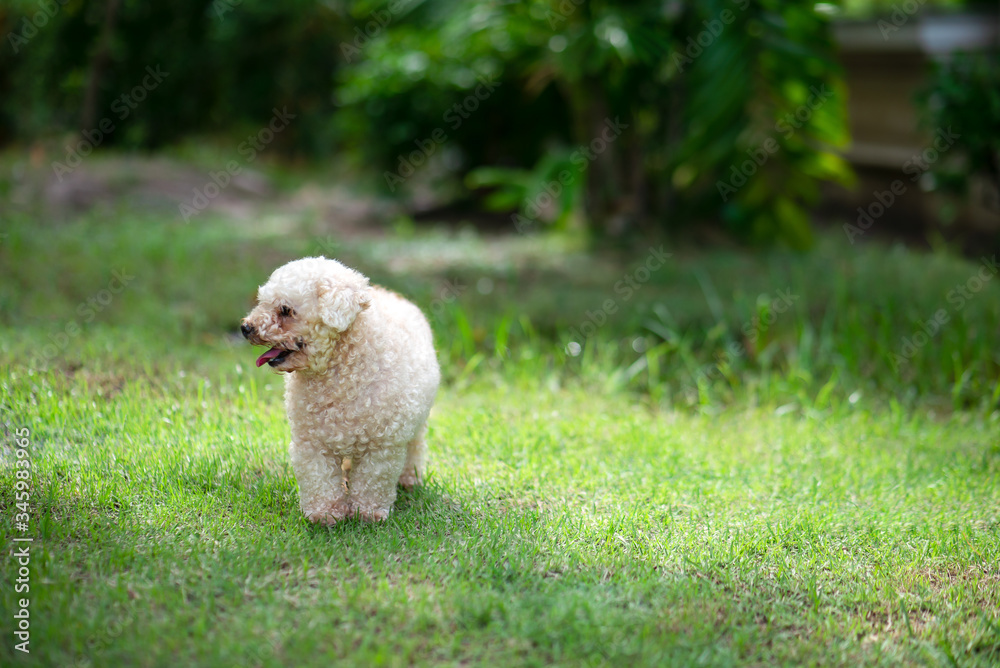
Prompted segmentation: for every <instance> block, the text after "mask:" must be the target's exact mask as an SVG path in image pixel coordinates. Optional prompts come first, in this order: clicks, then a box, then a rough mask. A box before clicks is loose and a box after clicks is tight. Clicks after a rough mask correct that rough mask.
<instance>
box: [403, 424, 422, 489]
mask: <svg viewBox="0 0 1000 668" xmlns="http://www.w3.org/2000/svg"><path fill="white" fill-rule="evenodd" d="M426 459H427V442H426V441H425V440H424V433H423V432H422V433H421V434H420V435H419V436H417V437H416V438H414V439H413V440H412V441H410V442H409V443H408V444H407V445H406V465H405V466H404V467H403V475H401V476H399V484H400V485H402V486H403V487H404V488H405V489H413V486H414V485H419V484H420V483H421V482H422V481H423V478H424V464H425V462H426Z"/></svg>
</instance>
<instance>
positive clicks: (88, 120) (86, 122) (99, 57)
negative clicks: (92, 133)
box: [80, 0, 120, 132]
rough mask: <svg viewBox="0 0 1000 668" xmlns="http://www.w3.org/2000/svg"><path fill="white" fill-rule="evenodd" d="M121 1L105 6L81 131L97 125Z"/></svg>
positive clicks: (85, 95)
mask: <svg viewBox="0 0 1000 668" xmlns="http://www.w3.org/2000/svg"><path fill="white" fill-rule="evenodd" d="M119 3H120V0H107V4H106V5H105V7H104V28H103V29H102V31H101V40H100V43H99V44H98V45H97V50H96V51H95V52H94V58H93V61H92V62H91V64H90V78H89V80H88V81H87V90H86V92H85V93H84V96H83V110H82V113H81V115H80V131H81V132H84V131H87V130H93V129H94V128H95V127H96V126H97V100H98V97H99V94H100V92H101V80H102V79H103V78H104V70H106V69H107V67H108V63H109V62H110V60H111V39H112V36H113V35H114V31H115V22H116V21H117V19H118V5H119Z"/></svg>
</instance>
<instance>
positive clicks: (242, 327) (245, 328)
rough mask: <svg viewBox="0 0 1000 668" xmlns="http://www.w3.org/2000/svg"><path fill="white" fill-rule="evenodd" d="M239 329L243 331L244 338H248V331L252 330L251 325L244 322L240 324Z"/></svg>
mask: <svg viewBox="0 0 1000 668" xmlns="http://www.w3.org/2000/svg"><path fill="white" fill-rule="evenodd" d="M240 331H241V332H243V337H244V338H250V332H252V331H253V327H251V326H250V325H248V324H246V323H245V322H244V323H242V324H241V325H240Z"/></svg>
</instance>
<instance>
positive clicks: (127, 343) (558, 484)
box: [0, 213, 1000, 666]
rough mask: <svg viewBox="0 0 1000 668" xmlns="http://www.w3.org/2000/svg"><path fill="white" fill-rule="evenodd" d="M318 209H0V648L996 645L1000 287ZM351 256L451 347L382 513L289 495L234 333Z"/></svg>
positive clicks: (848, 256) (877, 265)
mask: <svg viewBox="0 0 1000 668" xmlns="http://www.w3.org/2000/svg"><path fill="white" fill-rule="evenodd" d="M300 223H301V221H299V222H297V223H296V225H298V226H296V227H293V228H291V231H289V228H288V227H287V226H284V227H282V225H279V224H277V223H275V222H274V221H273V220H272V221H265V222H264V223H261V224H259V225H250V224H237V223H233V222H231V221H224V220H217V219H213V218H208V217H207V216H206V219H205V220H199V221H198V224H197V225H190V226H182V225H178V224H177V223H176V221H174V220H168V219H157V218H155V217H154V218H142V217H136V216H134V215H133V214H128V213H114V214H110V215H102V216H100V217H98V216H92V217H88V218H84V219H81V220H76V221H71V222H62V223H48V224H39V223H37V222H36V221H35V220H32V219H28V218H11V219H8V220H7V221H6V229H5V231H4V233H5V234H6V235H7V236H6V237H4V238H3V239H2V241H0V355H2V356H0V411H2V413H0V421H2V431H0V439H2V440H0V507H2V508H3V515H2V517H0V531H2V532H3V535H4V544H5V545H6V546H8V547H7V550H8V557H7V558H5V559H4V560H3V561H2V564H0V580H2V583H3V584H2V589H0V608H2V610H3V616H2V618H0V632H2V637H3V641H2V642H0V664H2V665H5V666H6V665H40V666H41V665H45V666H49V665H60V666H62V665H66V666H76V665H81V666H84V665H93V666H115V665H123V666H132V665H136V666H160V665H163V666H175V665H176V666H180V665H185V666H186V665H203V666H218V665H241V666H242V665H247V666H254V665H264V666H272V665H273V666H313V665H315V666H321V665H322V666H326V665H334V664H335V665H341V664H344V665H375V664H385V665H407V664H412V663H422V664H454V665H468V664H485V663H490V664H493V665H553V664H555V665H595V666H596V665H605V664H610V665H693V664H714V665H729V664H736V663H739V664H751V665H773V664H789V665H801V664H836V665H856V664H860V663H865V664H885V665H899V664H909V665H925V664H931V665H938V664H941V665H960V666H966V665H983V666H989V665H997V664H998V663H1000V565H998V564H1000V381H998V369H1000V350H998V348H997V344H996V340H997V338H996V336H997V333H998V331H1000V299H998V298H997V297H998V295H1000V281H992V282H990V281H987V282H986V283H985V284H983V285H982V286H981V287H980V289H979V290H977V291H976V292H975V293H974V294H971V295H970V298H969V299H968V300H967V301H966V303H964V304H963V306H962V308H961V309H959V308H957V305H956V303H953V302H950V301H949V299H948V293H949V290H951V289H952V287H953V286H954V285H959V284H966V283H967V282H968V280H969V277H971V276H973V275H974V274H975V273H976V272H978V271H979V267H980V265H979V263H978V262H975V261H966V260H962V259H958V258H956V257H954V256H952V255H949V254H947V253H944V252H942V253H938V254H934V255H919V254H915V253H913V252H910V251H907V250H905V249H901V248H892V249H889V248H884V247H878V246H873V245H869V246H865V247H852V246H849V245H846V244H845V243H844V242H843V241H842V240H841V239H839V238H836V237H835V236H834V235H827V236H825V237H824V238H823V240H822V241H821V243H820V245H819V247H818V248H817V249H816V250H815V251H813V252H811V253H809V254H805V255H794V254H789V253H784V252H781V251H768V252H762V253H751V252H746V251H737V250H719V251H708V252H707V251H702V250H698V249H693V248H692V249H688V248H683V247H677V248H669V247H668V250H669V251H671V252H672V253H673V255H672V257H671V261H670V262H669V263H668V264H667V265H666V266H664V267H663V268H662V269H660V270H658V271H656V272H654V273H653V275H652V276H651V277H650V278H649V280H648V281H646V282H644V283H642V285H641V286H639V288H638V289H636V290H635V291H634V294H633V295H631V296H630V297H629V298H628V299H623V295H621V294H620V293H616V292H615V290H614V286H615V284H616V282H617V281H618V280H620V279H622V278H623V277H624V276H626V275H634V274H635V272H636V268H637V267H638V266H639V265H640V264H641V263H642V262H643V261H644V259H645V258H646V256H647V251H646V249H642V248H640V249H638V250H636V251H635V252H633V253H621V254H612V255H609V254H599V255H591V254H587V253H585V252H583V251H582V250H581V249H579V248H577V247H575V246H574V245H573V244H571V243H568V242H564V241H560V240H558V239H532V238H509V239H497V240H484V239H481V238H479V237H475V236H470V235H465V234H460V235H452V234H447V233H444V232H440V231H438V232H424V231H418V232H416V233H413V232H408V233H407V238H394V237H387V238H372V239H357V240H353V241H351V240H339V239H336V240H334V241H333V242H330V236H329V234H328V232H326V231H324V230H319V229H314V228H309V227H308V226H302V225H300ZM269 225H270V226H269ZM331 245H334V246H336V248H335V251H331V250H327V252H328V253H331V252H335V254H336V255H338V256H339V257H343V258H345V259H347V260H348V261H350V262H351V263H353V264H355V265H357V266H358V267H359V268H361V269H362V270H364V271H365V272H366V273H369V274H370V275H372V276H373V277H374V278H375V279H376V280H378V281H379V282H382V283H385V284H387V285H389V286H391V287H393V288H396V289H399V290H401V291H403V292H405V293H407V294H409V295H411V296H412V297H413V298H414V299H415V300H416V301H418V303H420V305H421V306H422V307H424V308H425V310H426V311H427V312H428V313H429V314H430V315H431V320H432V324H433V326H434V328H435V333H436V335H437V340H438V348H439V351H440V356H441V360H442V366H443V371H444V377H445V382H444V386H443V387H442V390H441V392H440V394H439V397H438V401H437V405H436V407H435V410H434V412H433V414H432V416H431V420H430V435H429V442H430V448H431V461H430V473H429V479H428V482H427V484H426V485H425V486H424V487H422V488H420V489H418V490H417V491H415V492H414V493H411V494H406V493H404V494H401V496H400V499H399V500H398V502H397V504H396V508H395V512H394V514H393V515H392V516H391V518H390V519H389V520H388V521H387V522H385V523H383V524H379V525H366V524H363V523H360V522H355V521H349V522H346V523H343V524H341V525H339V526H336V527H333V528H326V527H316V526H312V525H310V524H309V523H308V522H307V521H306V520H305V519H304V518H303V517H302V516H301V514H300V512H299V510H298V507H297V490H296V485H295V479H294V477H293V475H292V471H291V467H290V465H289V462H288V458H287V454H286V451H285V450H286V446H287V442H288V428H287V424H286V421H285V417H284V412H283V408H282V405H281V393H282V388H281V385H282V383H281V378H280V377H279V376H276V375H274V374H273V373H271V372H270V371H269V370H267V369H256V368H254V367H253V359H254V357H255V355H254V352H253V351H252V350H251V348H250V347H249V346H247V345H245V344H244V343H242V342H241V341H238V340H237V337H235V336H234V335H233V332H234V330H235V328H236V325H237V322H238V318H239V317H240V316H241V315H242V314H243V313H244V312H245V311H246V310H247V308H248V307H249V305H250V304H251V302H252V299H253V295H254V290H255V287H256V286H257V285H258V284H260V283H262V282H263V281H264V280H265V278H266V276H267V274H268V273H269V271H270V270H271V269H273V268H274V267H275V266H277V265H278V264H280V263H282V262H284V261H286V260H288V259H290V258H292V257H295V256H298V255H302V254H306V253H310V252H311V253H317V252H321V251H322V250H323V249H324V248H327V249H329V248H330V246H331ZM115 270H118V271H125V272H126V273H127V274H129V275H134V276H135V278H134V279H128V281H127V282H128V285H126V286H125V288H124V289H123V290H121V291H120V292H116V293H113V294H110V296H109V297H108V303H107V304H101V303H100V301H97V302H90V301H89V300H90V299H92V298H99V296H100V295H101V294H102V293H101V291H102V290H109V293H110V288H109V286H111V287H117V286H116V285H114V284H112V283H111V281H112V279H113V274H112V272H113V271H115ZM784 290H790V291H791V294H793V295H795V296H796V297H797V299H795V300H794V301H793V305H792V306H791V307H790V308H789V309H788V310H787V311H784V312H783V313H780V314H778V313H773V314H772V313H771V310H772V309H773V308H774V304H775V302H774V300H775V297H776V296H777V295H778V294H779V291H784ZM616 294H617V296H616ZM609 298H611V299H617V301H616V306H617V309H616V312H615V313H609V314H608V317H607V322H606V323H605V324H604V325H602V326H601V327H599V328H597V330H596V333H595V334H594V335H593V336H592V337H590V338H588V339H586V340H579V339H580V337H579V336H577V335H575V334H573V333H572V330H573V329H574V328H576V330H577V331H579V329H580V325H581V324H582V323H583V322H586V321H587V320H588V319H589V317H588V316H587V315H586V314H587V312H588V311H589V312H591V313H595V311H596V310H597V309H599V308H603V304H604V301H605V300H607V299H609ZM97 306H100V307H101V308H100V309H99V310H98V309H97ZM941 309H944V310H946V314H947V315H948V316H949V318H948V322H947V323H946V324H945V325H943V326H942V327H941V328H940V330H939V331H937V332H935V334H934V335H933V336H931V337H930V340H929V342H928V343H926V344H925V345H923V346H920V347H919V349H918V350H916V351H915V354H914V355H912V356H910V357H908V358H907V361H906V364H904V365H903V366H902V367H901V368H895V367H894V364H893V363H892V359H891V355H892V354H893V353H894V352H897V351H899V350H901V349H902V346H903V345H904V344H905V342H904V341H903V339H904V338H909V339H912V338H913V336H914V332H916V331H918V330H919V328H920V327H921V326H922V324H923V323H925V322H926V321H927V320H928V319H929V318H931V317H933V316H934V314H935V313H936V312H937V311H938V310H941ZM91 311H93V314H92V315H91ZM755 317H756V318H758V322H761V321H770V322H771V323H772V324H770V325H768V326H767V327H766V328H762V327H760V326H759V325H752V326H749V327H747V323H753V322H754V321H753V318H755ZM71 324H75V325H76V328H75V329H74V328H73V327H71V326H70V325H71ZM748 331H749V332H750V333H749V334H748V333H747V332H748ZM60 335H65V339H63V338H62V337H61V336H60ZM573 344H576V345H575V346H574V345H573ZM47 346H52V348H51V349H49V350H46V347H47ZM733 346H736V347H735V348H733ZM726 350H731V351H735V352H736V353H738V354H730V355H729V356H728V357H727V356H726V355H725V351H726ZM24 427H26V428H28V429H30V431H31V435H30V438H29V441H30V452H31V461H32V464H33V478H32V480H31V485H30V500H28V501H27V502H26V503H27V512H28V514H29V517H30V519H29V522H28V525H29V526H28V530H27V531H21V530H19V529H18V527H17V526H16V522H15V515H16V513H17V512H20V511H19V509H18V508H17V498H16V493H17V490H16V477H15V471H16V470H17V468H16V460H17V458H16V447H15V446H16V438H15V432H16V430H17V429H19V428H24ZM24 536H30V537H32V538H33V539H34V542H32V543H31V544H30V545H31V559H30V566H29V580H30V596H29V598H30V606H29V612H30V620H31V627H30V629H31V645H30V648H31V654H30V655H22V654H21V653H20V652H17V651H15V649H14V645H15V643H16V642H17V640H16V639H15V638H14V630H15V620H14V619H13V611H15V610H16V609H18V607H19V605H18V599H20V598H21V597H23V596H27V595H26V594H17V593H15V590H14V583H15V581H16V579H17V577H18V573H17V570H18V565H17V562H16V559H14V558H13V557H12V556H9V555H13V554H14V553H15V551H16V550H17V549H19V547H20V546H21V545H23V543H18V544H15V543H14V542H13V540H12V539H13V538H15V537H24Z"/></svg>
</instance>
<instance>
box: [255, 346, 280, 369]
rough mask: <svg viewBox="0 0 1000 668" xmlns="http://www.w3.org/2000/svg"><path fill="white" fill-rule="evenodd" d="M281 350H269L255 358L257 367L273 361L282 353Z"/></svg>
mask: <svg viewBox="0 0 1000 668" xmlns="http://www.w3.org/2000/svg"><path fill="white" fill-rule="evenodd" d="M283 352H284V351H283V350H282V349H281V348H271V349H270V350H268V351H267V352H266V353H264V354H263V355H261V356H260V357H258V358H257V366H264V365H265V364H267V363H268V362H269V361H271V360H273V359H274V358H275V357H277V356H278V355H280V354H281V353H283Z"/></svg>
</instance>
